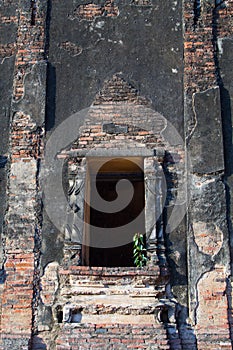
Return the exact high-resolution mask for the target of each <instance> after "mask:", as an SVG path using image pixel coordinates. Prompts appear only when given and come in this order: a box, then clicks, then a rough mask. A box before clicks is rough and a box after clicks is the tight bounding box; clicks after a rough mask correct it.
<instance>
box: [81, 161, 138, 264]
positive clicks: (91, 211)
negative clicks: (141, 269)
mask: <svg viewBox="0 0 233 350" xmlns="http://www.w3.org/2000/svg"><path fill="white" fill-rule="evenodd" d="M102 162H103V160H102V161H101V163H102ZM88 164H89V181H88V183H89V184H88V190H87V193H88V195H89V196H90V202H89V203H90V206H87V208H86V212H85V216H86V221H87V222H88V223H90V225H91V226H90V230H89V232H86V233H85V234H86V235H89V237H88V239H89V242H90V247H87V246H86V247H85V248H84V247H83V248H84V249H83V252H84V254H83V258H84V262H85V265H89V266H106V267H116V266H119V267H121V266H134V261H133V242H132V240H133V235H134V234H135V233H136V232H126V233H125V234H126V236H127V242H129V243H128V244H125V245H121V246H116V247H115V246H114V247H111V242H110V241H109V248H99V247H98V248H97V247H95V246H92V242H94V241H95V240H96V238H97V239H98V237H96V236H95V235H96V231H97V230H95V227H100V228H103V230H104V232H106V233H104V237H105V241H107V240H108V239H109V238H108V232H107V230H106V229H107V228H117V227H122V226H124V225H127V224H128V223H130V222H132V221H133V220H134V219H136V218H137V217H138V216H139V214H140V213H141V212H142V211H143V209H144V206H145V188H144V172H143V159H142V158H136V157H134V158H114V159H110V160H108V159H106V161H105V162H104V164H103V165H102V166H101V167H100V168H99V170H98V172H97V175H96V173H95V168H96V166H97V168H98V167H99V165H98V160H96V159H95V160H90V161H89V162H88ZM93 173H94V176H92V175H93ZM120 180H128V181H130V183H131V185H132V189H133V195H132V199H131V201H130V202H129V203H128V205H127V206H126V207H124V209H122V210H120V211H117V212H114V213H107V212H103V211H99V210H98V208H97V209H96V208H93V207H92V205H91V204H92V200H93V193H94V190H93V186H95V185H96V189H97V191H98V193H99V195H100V196H101V198H102V199H103V200H105V201H107V202H109V203H110V204H111V202H113V201H115V200H116V199H117V197H118V196H119V197H120V196H122V195H123V196H124V197H125V198H127V195H128V190H129V182H128V181H126V182H125V187H124V185H123V187H121V190H120V191H119V189H118V193H117V191H116V187H117V184H118V183H119V181H120ZM130 198H131V197H130ZM137 232H140V233H143V234H144V233H145V218H144V216H143V215H142V218H141V219H140V221H139V224H138V226H137Z"/></svg>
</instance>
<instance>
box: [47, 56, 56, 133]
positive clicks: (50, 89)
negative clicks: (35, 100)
mask: <svg viewBox="0 0 233 350" xmlns="http://www.w3.org/2000/svg"><path fill="white" fill-rule="evenodd" d="M56 85H57V82H56V68H55V67H53V66H52V65H51V63H49V62H48V66H47V81H46V112H45V129H46V131H49V130H51V129H52V128H53V127H54V125H55V114H56Z"/></svg>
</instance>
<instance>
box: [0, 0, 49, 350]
mask: <svg viewBox="0 0 233 350" xmlns="http://www.w3.org/2000/svg"><path fill="white" fill-rule="evenodd" d="M1 9H2V23H3V26H4V29H5V30H6V31H7V28H8V27H9V28H10V27H11V26H12V25H16V26H17V33H16V36H15V38H14V40H15V41H13V42H10V41H9V43H8V44H4V45H3V46H2V51H1V53H2V57H3V60H8V59H10V58H11V56H12V57H14V56H13V55H15V62H14V71H13V72H14V78H13V84H12V87H13V93H12V100H13V101H12V103H11V116H10V130H9V131H8V132H9V151H8V154H7V155H9V160H8V162H9V168H8V174H9V177H8V188H7V212H6V215H5V229H4V233H3V241H4V246H3V254H4V255H3V261H4V284H3V286H2V288H1V292H2V297H1V301H2V303H1V315H2V317H1V347H2V349H10V348H11V349H19V348H21V349H28V346H29V344H30V339H31V332H32V327H33V305H34V303H35V291H34V286H35V283H36V279H37V275H36V274H37V271H36V265H37V259H38V245H37V243H36V242H37V241H38V236H39V230H40V218H39V216H40V212H39V211H38V205H39V206H40V199H39V187H38V179H37V174H38V168H39V162H40V157H41V152H42V146H41V140H42V135H43V123H44V110H45V105H44V96H45V68H46V65H45V64H44V46H45V36H44V30H45V18H46V2H42V1H40V2H37V19H38V22H37V25H34V24H33V23H32V17H31V16H32V9H31V2H30V1H28V2H21V1H19V2H18V1H17V2H16V1H14V2H13V3H11V2H9V3H8V2H5V1H3V2H1ZM42 91H43V92H42ZM15 101H17V102H15ZM38 107H39V108H38Z"/></svg>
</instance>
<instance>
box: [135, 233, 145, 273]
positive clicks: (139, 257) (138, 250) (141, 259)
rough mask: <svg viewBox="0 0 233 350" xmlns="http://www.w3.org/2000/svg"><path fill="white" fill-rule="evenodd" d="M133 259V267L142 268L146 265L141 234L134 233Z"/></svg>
mask: <svg viewBox="0 0 233 350" xmlns="http://www.w3.org/2000/svg"><path fill="white" fill-rule="evenodd" d="M133 257H134V264H135V266H137V267H143V266H145V265H146V261H147V257H146V248H145V243H144V238H143V234H141V233H135V235H134V237H133Z"/></svg>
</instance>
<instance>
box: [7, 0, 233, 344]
mask: <svg viewBox="0 0 233 350" xmlns="http://www.w3.org/2000/svg"><path fill="white" fill-rule="evenodd" d="M197 5H198V1H195V2H194V1H193V2H192V1H186V0H185V1H184V2H183V3H181V2H178V3H177V2H173V1H167V2H161V1H157V0H155V1H150V0H134V1H131V2H125V1H118V2H117V1H93V2H92V3H88V2H85V4H84V3H83V2H80V1H75V2H74V1H70V0H66V2H62V1H58V0H53V1H46V0H37V1H29V0H28V1H20V0H17V1H16V0H9V1H7V0H2V1H0V11H1V12H0V19H1V23H2V29H1V32H3V33H4V35H3V36H2V39H1V44H0V57H1V67H0V68H1V72H2V76H3V79H2V80H3V83H2V82H1V88H2V91H3V94H2V96H1V102H2V106H3V108H2V110H1V123H2V126H3V128H2V130H3V135H1V139H0V146H1V153H0V155H1V156H3V158H1V161H3V160H4V168H3V167H2V166H1V169H0V180H1V185H3V186H1V190H0V198H1V201H2V203H3V205H2V209H1V211H0V226H2V223H3V216H4V227H3V234H2V237H1V241H2V243H1V252H2V254H1V259H0V261H1V265H2V270H1V275H0V329H1V338H0V349H1V350H8V349H12V350H16V349H17V350H18V349H35V350H42V349H43V350H45V349H50V350H53V349H57V350H58V349H60V350H61V349H75V348H78V349H82V348H83V349H85V348H88V349H98V348H104V347H106V346H107V347H108V348H110V349H111V348H119V349H121V348H122V349H127V348H131V349H138V348H139V349H140V348H144V349H174V350H180V349H189V350H190V349H197V348H198V349H200V350H202V349H211V350H213V349H216V350H217V349H218V350H219V349H231V339H230V335H231V334H232V330H231V327H232V305H231V298H232V291H231V290H232V287H231V269H230V260H231V259H230V251H232V248H231V247H232V246H233V243H232V239H231V240H230V244H229V229H230V224H231V218H230V212H231V211H232V208H231V207H230V204H229V198H228V197H229V196H230V195H231V190H230V189H229V187H226V186H225V183H224V181H225V182H227V183H228V184H230V183H231V181H232V179H231V177H230V176H231V172H230V171H229V173H228V174H227V176H229V178H227V177H226V172H225V170H226V164H227V169H228V170H229V168H230V166H229V163H230V161H229V159H231V157H232V153H231V152H230V151H228V153H227V150H229V149H231V146H232V144H231V140H230V141H229V139H230V138H231V137H229V135H228V134H227V132H226V131H227V130H229V129H231V123H230V119H231V113H232V108H231V106H230V104H231V103H232V102H231V101H232V91H233V89H232V82H231V80H230V78H229V77H228V76H230V74H231V68H230V65H231V62H232V54H231V53H230V49H229V48H230V47H231V45H232V42H231V40H230V37H231V36H232V30H233V23H232V15H233V2H232V1H231V0H229V1H227V2H223V3H222V4H220V5H218V2H217V1H213V0H211V1H210V0H208V1H207V0H204V1H203V2H201V7H200V8H199V7H197ZM182 6H183V12H182ZM195 6H196V7H195ZM182 15H183V17H182ZM182 28H184V29H182ZM183 38H184V39H183ZM183 53H184V60H183ZM122 105H123V107H122ZM125 105H128V106H131V107H127V108H128V109H127V113H128V114H127V113H126V109H125ZM90 106H91V108H90V110H89V112H90V114H89V115H88V118H89V119H88V118H87V119H86V120H85V123H84V124H82V125H81V127H80V128H78V133H77V135H76V136H77V137H75V139H73V140H71V141H72V145H71V147H66V148H65V149H63V150H59V151H61V152H60V153H59V155H58V158H59V159H61V160H62V159H66V162H67V164H66V165H67V173H66V177H67V178H66V179H65V181H66V185H67V183H69V181H70V182H72V181H73V180H74V179H77V176H79V175H80V179H81V180H83V176H84V175H85V158H86V157H87V155H88V154H89V152H91V151H96V152H97V153H96V154H97V156H100V155H101V156H103V155H105V156H106V154H108V155H109V154H110V153H107V151H109V150H110V152H112V154H115V155H118V156H119V154H121V155H123V156H126V155H128V156H129V155H131V156H132V154H134V155H135V154H137V155H138V154H141V156H143V157H144V158H145V159H146V158H147V163H145V164H146V166H145V174H147V175H148V176H149V175H151V174H152V173H153V172H152V167H151V164H152V163H153V162H157V163H159V169H160V171H161V169H162V170H163V171H164V173H165V178H166V182H167V187H168V191H167V201H166V210H165V211H164V216H163V222H162V224H163V225H164V235H160V236H159V234H158V235H157V236H156V239H155V240H154V241H153V242H151V247H152V248H151V251H150V253H148V256H154V258H153V259H151V260H150V264H149V266H148V267H147V268H145V269H142V270H138V271H136V270H134V268H131V270H130V268H129V269H125V268H119V269H118V270H117V269H116V270H114V269H112V270H111V269H110V270H108V271H106V270H104V268H93V269H91V268H89V267H83V266H78V265H80V256H81V255H80V254H81V244H79V243H80V242H76V241H75V240H74V241H72V239H71V236H72V235H71V236H69V234H67V232H66V231H65V220H64V230H60V231H59V230H57V228H56V227H54V226H53V225H52V223H51V222H50V220H49V218H48V217H47V214H46V212H45V211H43V205H44V203H43V200H42V194H41V189H42V188H41V186H42V185H43V180H44V177H45V178H46V175H47V174H46V173H45V174H43V172H42V169H43V166H44V165H43V164H44V163H43V157H44V147H45V146H44V144H45V139H46V141H47V140H48V139H49V136H50V135H51V134H52V131H53V130H54V128H55V127H56V126H58V125H59V124H60V123H61V122H62V121H64V120H66V118H68V117H69V116H71V115H72V114H74V113H75V112H79V111H80V110H82V109H84V108H87V107H90ZM226 106H228V107H226ZM130 108H131V109H130ZM151 109H152V111H151ZM144 118H145V119H144ZM166 120H169V121H170V122H171V123H172V125H173V126H175V128H176V129H177V130H178V132H179V134H180V135H181V136H183V133H184V134H185V137H186V140H187V145H186V146H187V149H186V150H187V154H188V155H189V156H190V159H191V161H192V167H191V168H188V170H189V173H188V178H189V191H188V196H189V198H190V199H191V200H190V203H189V205H190V206H189V208H190V210H189V211H187V218H185V219H184V220H183V221H182V222H181V223H179V225H177V227H176V229H175V230H173V231H172V232H171V231H169V227H166V223H167V222H168V221H169V217H170V215H171V212H172V210H173V206H174V204H176V198H177V196H180V197H179V199H180V202H182V201H183V202H184V198H185V197H184V196H183V194H182V195H180V194H179V193H177V191H178V190H177V188H178V187H177V183H179V181H180V180H182V178H183V176H184V169H183V167H184V161H185V160H187V158H186V157H185V155H184V147H183V144H182V142H181V143H180V144H179V143H178V144H177V143H173V142H172V136H173V134H172V133H170V134H169V133H168V135H167V136H166V133H162V131H164V130H163V128H164V122H165V121H166ZM165 124H166V123H165ZM222 125H223V131H222ZM45 126H46V137H45ZM145 126H146V127H145ZM119 130H120V131H119ZM226 140H228V141H227V142H226ZM145 150H146V152H148V153H146V152H145ZM154 151H156V152H154ZM98 152H99V153H98ZM114 152H116V153H114ZM121 152H123V153H121ZM135 152H136V153H135ZM90 154H91V153H90ZM93 154H94V153H93ZM93 154H92V156H93ZM96 154H94V155H96ZM224 155H225V159H224ZM226 155H227V156H226ZM4 157H6V158H8V163H7V164H5V158H4ZM227 157H228V159H227ZM2 164H3V163H2ZM80 169H81V171H80ZM83 169H84V170H83ZM50 170H51V171H52V168H51V169H50ZM157 170H158V169H157ZM79 171H80V174H79ZM153 174H154V173H153ZM153 174H152V175H153ZM158 174H160V173H159V172H158V173H157V178H159V176H158ZM223 178H224V181H223ZM80 179H79V178H78V180H80ZM71 180H72V181H71ZM152 180H153V179H152ZM6 183H7V185H6ZM229 186H230V185H229ZM156 189H157V190H158V192H156V193H159V195H158V194H157V198H159V197H162V194H161V193H160V192H159V191H160V190H159V187H156ZM69 190H71V189H70V188H69V186H68V185H67V193H68V192H69ZM183 190H184V192H185V189H183ZM67 196H68V195H67ZM227 196H228V197H227ZM226 198H227V199H228V200H227V201H226ZM158 202H159V200H158ZM56 204H57V203H54V205H55V206H56ZM160 204H161V203H160V202H159V203H157V205H160ZM154 208H155V207H153V209H154ZM178 208H180V209H178V210H180V211H181V209H182V208H183V207H179V206H178ZM66 209H67V208H65V210H64V213H65V215H66ZM150 209H151V207H148V208H146V210H148V213H149V210H150ZM185 209H187V205H186V207H185ZM182 210H183V209H182ZM149 218H150V215H148V217H147V219H148V221H149ZM150 219H151V218H150ZM166 220H167V222H166ZM161 226H162V225H161V222H160V223H159V225H157V232H159V230H158V227H159V228H161ZM168 226H169V225H168ZM42 229H43V234H42ZM79 229H80V228H79ZM164 240H165V241H164ZM152 243H153V244H152ZM157 247H158V248H157ZM229 247H230V248H231V249H229ZM150 254H151V255H150ZM156 264H157V265H156ZM158 265H160V268H159V266H158ZM165 266H166V268H165ZM167 266H168V270H169V271H170V274H169V273H168V272H167ZM126 270H127V271H126ZM106 275H107V276H106ZM126 280H127V283H126V282H125V281H126ZM119 295H120V297H119ZM187 295H188V298H187ZM103 296H105V297H106V303H105V304H104V303H101V298H102V297H103ZM122 296H123V297H122ZM111 298H112V300H113V301H114V302H113V301H111V300H110V299H111ZM124 298H125V300H124V301H125V304H124V303H123V299H124ZM187 300H189V302H188V301H187ZM69 301H72V303H69ZM107 301H108V302H107ZM114 303H115V304H114ZM81 309H82V312H81V313H82V317H83V320H86V321H83V322H84V323H83V324H82V323H80V320H78V321H77V319H78V317H80V315H79V313H80V310H81ZM188 309H189V310H188ZM187 310H188V311H187ZM66 314H68V319H66ZM188 316H189V317H190V319H189V321H188ZM69 317H71V318H70V319H69ZM72 318H73V321H74V319H75V322H72ZM106 320H107V321H108V322H107V321H106ZM188 322H190V324H188ZM139 324H140V325H139ZM77 344H78V345H77ZM106 344H107V345H106Z"/></svg>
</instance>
